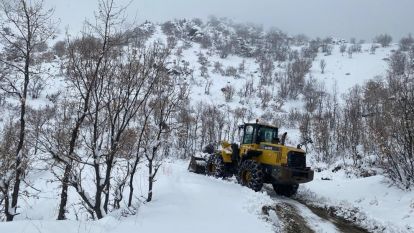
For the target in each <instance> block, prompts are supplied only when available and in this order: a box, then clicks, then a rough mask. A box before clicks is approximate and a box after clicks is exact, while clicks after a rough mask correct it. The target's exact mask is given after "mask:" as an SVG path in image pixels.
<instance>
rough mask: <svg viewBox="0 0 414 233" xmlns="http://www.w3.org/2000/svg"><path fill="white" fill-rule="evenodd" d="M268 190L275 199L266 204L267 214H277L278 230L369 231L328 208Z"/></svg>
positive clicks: (286, 232) (290, 232)
mask: <svg viewBox="0 0 414 233" xmlns="http://www.w3.org/2000/svg"><path fill="white" fill-rule="evenodd" d="M266 192H267V193H268V194H269V196H270V197H272V199H273V200H274V201H275V203H274V204H273V205H269V206H264V207H263V209H262V211H263V213H264V214H265V215H268V216H270V215H272V214H275V215H276V216H277V219H278V220H279V222H280V223H275V224H276V225H277V226H276V231H277V232H283V233H336V232H340V233H367V232H368V231H366V230H364V229H362V228H360V227H358V226H356V225H354V224H352V223H350V222H348V221H346V220H344V219H342V218H339V217H336V216H334V215H332V214H330V213H329V212H328V211H327V210H326V209H323V208H317V207H314V206H311V205H308V204H306V203H304V202H301V201H299V200H295V199H291V198H287V197H283V196H279V195H277V194H276V193H275V192H274V191H273V189H272V188H269V187H266Z"/></svg>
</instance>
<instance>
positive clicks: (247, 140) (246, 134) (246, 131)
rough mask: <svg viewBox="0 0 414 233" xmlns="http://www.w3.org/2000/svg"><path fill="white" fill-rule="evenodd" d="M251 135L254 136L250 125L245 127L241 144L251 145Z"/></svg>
mask: <svg viewBox="0 0 414 233" xmlns="http://www.w3.org/2000/svg"><path fill="white" fill-rule="evenodd" d="M253 135H254V127H253V126H252V125H247V126H246V127H245V128H244V137H243V144H252V143H253Z"/></svg>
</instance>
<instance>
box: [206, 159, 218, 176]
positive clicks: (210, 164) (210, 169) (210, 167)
mask: <svg viewBox="0 0 414 233" xmlns="http://www.w3.org/2000/svg"><path fill="white" fill-rule="evenodd" d="M215 157H216V156H215V155H210V156H209V157H208V159H207V163H206V174H207V175H208V176H214V175H215V173H216V165H215V162H214V160H215Z"/></svg>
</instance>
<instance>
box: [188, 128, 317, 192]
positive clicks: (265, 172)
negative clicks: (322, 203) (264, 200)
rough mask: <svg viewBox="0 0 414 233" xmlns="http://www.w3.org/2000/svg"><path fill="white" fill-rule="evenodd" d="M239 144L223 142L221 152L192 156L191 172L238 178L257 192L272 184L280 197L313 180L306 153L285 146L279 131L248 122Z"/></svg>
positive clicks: (242, 183) (207, 152) (212, 149)
mask: <svg viewBox="0 0 414 233" xmlns="http://www.w3.org/2000/svg"><path fill="white" fill-rule="evenodd" d="M239 131H240V133H242V135H241V142H240V145H239V144H235V143H233V144H230V143H228V142H226V141H224V142H222V143H221V150H214V147H212V146H209V147H207V148H206V149H205V150H204V152H205V157H197V156H193V157H192V158H191V161H190V165H189V170H190V171H192V172H196V173H207V174H208V175H213V176H216V177H228V176H232V175H235V176H236V178H237V181H238V182H239V183H240V184H241V185H244V186H247V187H249V188H251V189H253V190H254V191H259V190H261V189H262V187H263V184H264V183H269V184H272V185H273V189H274V190H275V192H276V193H277V194H279V195H284V196H291V195H293V194H295V193H296V191H297V189H298V187H299V184H300V183H306V182H310V181H312V180H313V173H314V172H313V170H311V169H310V168H309V167H307V166H306V156H305V151H304V150H302V149H301V148H300V147H301V146H300V145H298V146H297V147H290V146H286V145H285V139H286V133H284V134H283V136H282V137H281V138H279V137H278V128H277V127H275V126H271V125H266V124H259V123H258V122H256V123H245V124H244V125H241V126H239Z"/></svg>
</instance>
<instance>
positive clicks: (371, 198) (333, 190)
mask: <svg viewBox="0 0 414 233" xmlns="http://www.w3.org/2000/svg"><path fill="white" fill-rule="evenodd" d="M385 182H386V181H385V178H384V177H383V176H381V175H376V176H370V177H366V178H352V179H350V178H347V175H346V172H344V170H343V169H342V170H339V171H337V172H335V173H334V172H331V171H330V170H324V171H322V172H319V173H315V179H314V181H312V182H310V183H307V184H304V185H302V186H301V187H300V189H299V194H298V198H299V199H302V200H304V201H305V202H307V203H309V204H311V205H315V206H318V207H323V208H326V209H328V210H329V211H330V212H331V213H332V214H335V215H336V216H339V217H342V218H344V219H346V220H349V221H351V222H355V223H356V224H358V225H360V226H362V227H364V228H366V229H368V230H369V231H372V232H414V193H413V192H404V191H402V190H400V189H397V188H395V187H392V186H389V185H387V183H385Z"/></svg>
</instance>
